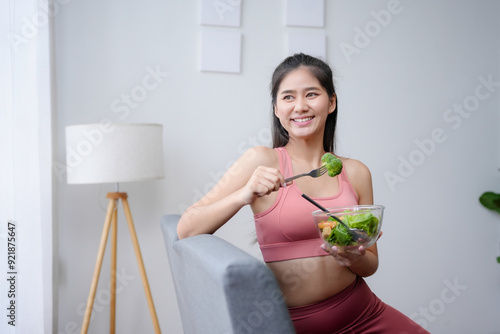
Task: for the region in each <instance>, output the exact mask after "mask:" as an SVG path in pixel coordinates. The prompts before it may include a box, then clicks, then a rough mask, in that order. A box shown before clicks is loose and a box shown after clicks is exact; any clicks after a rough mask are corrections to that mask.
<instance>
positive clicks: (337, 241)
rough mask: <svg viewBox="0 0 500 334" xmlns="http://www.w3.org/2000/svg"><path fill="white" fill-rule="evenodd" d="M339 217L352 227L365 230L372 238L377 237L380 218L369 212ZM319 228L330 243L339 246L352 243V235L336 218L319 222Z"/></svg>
mask: <svg viewBox="0 0 500 334" xmlns="http://www.w3.org/2000/svg"><path fill="white" fill-rule="evenodd" d="M338 218H339V219H341V220H342V221H343V222H344V224H346V225H347V226H349V227H350V228H357V229H360V230H364V231H365V232H366V233H367V234H368V236H369V237H370V238H373V237H375V234H376V233H377V230H378V225H379V219H378V218H377V217H375V216H374V215H373V214H371V213H369V212H368V213H359V214H354V215H349V214H346V215H344V216H339V217H338ZM318 228H319V229H320V231H321V235H322V236H323V239H325V240H326V241H327V242H329V243H330V244H333V245H338V246H349V245H351V241H352V235H351V234H350V233H349V232H348V230H347V228H346V227H345V226H344V225H342V224H340V223H339V222H337V221H336V220H335V219H334V218H332V217H329V218H328V220H325V221H322V222H320V223H318Z"/></svg>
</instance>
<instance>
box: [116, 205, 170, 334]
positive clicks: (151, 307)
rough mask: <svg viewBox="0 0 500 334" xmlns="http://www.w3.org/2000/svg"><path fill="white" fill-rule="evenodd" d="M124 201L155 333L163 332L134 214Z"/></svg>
mask: <svg viewBox="0 0 500 334" xmlns="http://www.w3.org/2000/svg"><path fill="white" fill-rule="evenodd" d="M122 202H123V208H124V209H125V216H126V217H127V223H128V228H129V230H130V236H131V237H132V243H133V244H134V250H135V257H136V258H137V264H138V265H139V270H140V273H141V278H142V285H143V286H144V292H145V293H146V298H147V300H148V306H149V312H150V313H151V319H152V320H153V326H154V329H155V333H156V334H158V333H161V331H160V325H159V323H158V318H157V317H156V311H155V306H154V304H153V297H152V296H151V290H150V288H149V283H148V277H147V276H146V269H145V268H144V262H143V261H142V255H141V249H140V247H139V241H138V240H137V234H136V233H135V227H134V221H133V220H132V214H131V213H130V207H129V205H128V201H127V197H126V196H125V197H124V198H122Z"/></svg>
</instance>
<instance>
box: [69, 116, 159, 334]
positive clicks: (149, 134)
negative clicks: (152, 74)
mask: <svg viewBox="0 0 500 334" xmlns="http://www.w3.org/2000/svg"><path fill="white" fill-rule="evenodd" d="M66 164H67V175H68V183H69V184H88V183H116V192H110V193H108V194H107V196H106V197H107V198H108V199H109V204H108V209H107V212H106V219H105V221H104V227H103V231H102V235H101V241H100V244H99V250H98V254H97V261H96V264H95V268H94V274H93V277H92V283H91V286H90V292H89V296H88V300H87V306H86V308H85V316H84V319H83V324H82V329H81V333H82V334H83V333H87V330H88V327H89V323H90V317H91V314H92V309H93V305H94V299H95V294H96V290H97V285H98V282H99V275H100V273H101V267H102V261H103V258H104V252H105V248H106V243H107V240H108V236H109V232H110V230H111V282H110V333H115V319H116V258H117V210H118V202H119V201H120V200H121V201H122V204H123V209H124V211H125V217H126V220H127V224H128V228H129V231H130V235H131V237H132V243H133V246H134V251H135V255H136V259H137V264H138V266H139V271H140V274H141V279H142V284H143V287H144V292H145V294H146V299H147V302H148V307H149V312H150V314H151V319H152V321H153V326H154V329H155V333H160V326H159V323H158V318H157V316H156V310H155V307H154V303H153V298H152V296H151V290H150V288H149V283H148V278H147V275H146V270H145V267H144V262H143V260H142V255H141V250H140V247H139V241H138V239H137V235H136V232H135V227H134V222H133V220H132V214H131V212H130V207H129V204H128V200H127V197H128V195H127V193H124V192H119V183H121V182H133V181H145V180H151V179H160V178H163V177H164V174H163V148H162V126H161V125H159V124H112V123H104V122H103V123H100V124H84V125H72V126H68V127H66Z"/></svg>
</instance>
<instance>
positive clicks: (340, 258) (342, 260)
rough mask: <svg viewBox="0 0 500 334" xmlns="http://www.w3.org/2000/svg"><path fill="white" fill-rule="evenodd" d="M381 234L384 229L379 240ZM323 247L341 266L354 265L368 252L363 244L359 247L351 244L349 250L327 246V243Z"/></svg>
mask: <svg viewBox="0 0 500 334" xmlns="http://www.w3.org/2000/svg"><path fill="white" fill-rule="evenodd" d="M381 236H382V231H380V233H379V235H378V238H377V241H378V239H380V237H381ZM321 248H323V249H324V250H325V252H327V253H329V254H331V255H332V256H333V257H334V258H335V260H337V263H338V264H339V265H340V266H344V267H350V266H352V265H353V264H355V263H356V262H357V261H359V260H360V259H361V257H363V256H364V255H365V254H366V249H365V248H364V247H363V246H359V247H358V248H356V247H352V246H351V247H350V248H349V251H347V250H345V249H341V248H339V247H337V246H331V247H329V246H325V244H322V245H321Z"/></svg>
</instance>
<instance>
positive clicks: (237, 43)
mask: <svg viewBox="0 0 500 334" xmlns="http://www.w3.org/2000/svg"><path fill="white" fill-rule="evenodd" d="M241 39H242V36H241V33H240V32H239V31H227V30H226V31H216V30H202V31H201V52H200V57H201V60H200V70H201V71H202V72H227V73H240V71H241Z"/></svg>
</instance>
